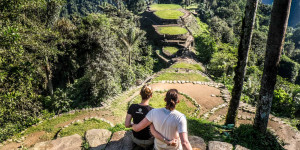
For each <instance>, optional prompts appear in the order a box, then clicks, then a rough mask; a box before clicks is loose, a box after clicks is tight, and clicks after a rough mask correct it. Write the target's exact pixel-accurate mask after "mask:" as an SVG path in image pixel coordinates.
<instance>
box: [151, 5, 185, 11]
mask: <svg viewBox="0 0 300 150" xmlns="http://www.w3.org/2000/svg"><path fill="white" fill-rule="evenodd" d="M180 8H182V7H181V6H180V5H176V4H153V5H151V6H150V10H152V11H158V10H166V9H180Z"/></svg>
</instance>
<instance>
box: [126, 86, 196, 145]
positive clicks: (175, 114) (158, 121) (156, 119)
mask: <svg viewBox="0 0 300 150" xmlns="http://www.w3.org/2000/svg"><path fill="white" fill-rule="evenodd" d="M165 101H166V107H165V108H159V109H152V110H151V111H150V112H149V113H148V114H147V115H146V118H144V119H143V120H142V121H141V122H140V123H139V124H134V125H132V129H133V130H134V131H135V132H139V131H140V130H143V129H144V128H146V127H147V126H149V125H150V124H151V123H152V124H153V126H151V132H152V131H154V133H153V135H154V136H155V134H156V133H155V132H158V133H159V134H160V135H161V136H162V137H163V138H161V137H160V136H157V137H156V136H155V141H154V148H155V149H156V150H165V149H167V150H181V149H184V150H192V147H191V144H190V142H189V140H188V134H187V121H186V117H185V115H184V114H182V113H180V112H179V111H177V110H175V108H176V105H177V104H178V103H179V99H178V91H177V90H176V89H171V90H169V91H168V92H167V94H166V97H165ZM158 137H159V138H158ZM173 139H180V140H178V144H177V145H176V146H172V145H169V144H166V143H167V142H166V141H169V140H173Z"/></svg>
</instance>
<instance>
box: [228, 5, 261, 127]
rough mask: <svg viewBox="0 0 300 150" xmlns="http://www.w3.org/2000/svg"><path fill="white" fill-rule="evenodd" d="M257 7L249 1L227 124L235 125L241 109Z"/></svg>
mask: <svg viewBox="0 0 300 150" xmlns="http://www.w3.org/2000/svg"><path fill="white" fill-rule="evenodd" d="M257 5H258V0H248V1H247V5H246V9H245V17H244V19H243V24H242V34H241V41H240V45H239V49H238V62H237V66H236V68H235V76H234V87H233V90H232V98H231V101H230V105H229V109H228V113H227V117H226V122H225V124H235V118H236V115H237V109H238V107H239V103H240V98H241V94H242V89H243V85H244V78H245V72H246V65H247V61H248V53H249V49H250V45H251V40H252V31H253V27H254V23H255V16H256V10H257Z"/></svg>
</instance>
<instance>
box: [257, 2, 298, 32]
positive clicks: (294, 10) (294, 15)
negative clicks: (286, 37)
mask: <svg viewBox="0 0 300 150" xmlns="http://www.w3.org/2000/svg"><path fill="white" fill-rule="evenodd" d="M262 3H264V4H272V3H273V0H262ZM299 15H300V1H299V0H293V1H292V6H291V14H290V18H289V26H293V27H295V26H296V25H297V24H298V23H299V22H300V18H299Z"/></svg>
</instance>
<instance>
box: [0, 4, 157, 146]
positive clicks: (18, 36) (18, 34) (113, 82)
mask: <svg viewBox="0 0 300 150" xmlns="http://www.w3.org/2000/svg"><path fill="white" fill-rule="evenodd" d="M2 2H3V1H2ZM2 2H1V6H0V8H1V18H2V19H1V20H0V27H1V31H0V32H1V34H0V39H1V40H0V41H1V43H0V44H1V46H0V53H1V55H0V74H1V75H0V99H1V102H0V103H1V105H0V124H1V125H0V126H1V127H0V128H1V130H0V141H2V140H4V139H6V138H7V137H9V136H11V135H12V134H14V133H17V132H20V131H21V130H23V129H24V128H26V127H28V126H30V125H32V124H35V123H36V122H37V121H38V120H37V118H38V116H40V115H43V116H47V115H51V114H49V113H55V114H58V113H61V112H64V111H67V110H70V109H74V108H78V107H79V108H81V107H91V106H99V105H101V102H102V101H103V100H105V99H106V98H108V97H109V96H112V95H115V94H117V93H120V92H121V91H123V90H126V89H128V88H129V87H131V86H132V85H134V84H135V81H136V80H137V79H144V78H145V77H147V76H148V75H150V74H151V73H152V72H153V71H152V70H153V64H154V59H153V58H152V47H151V45H150V44H148V43H147V40H146V39H145V36H144V35H145V32H144V31H142V30H140V28H139V23H138V18H139V17H138V16H136V15H135V14H133V13H131V12H129V11H123V12H122V14H121V15H119V14H116V13H115V12H117V10H118V9H117V8H116V7H114V6H112V5H110V4H108V3H107V4H105V6H103V10H104V11H106V13H101V14H100V13H90V14H86V15H85V16H82V17H80V18H77V19H78V20H76V21H74V22H72V21H70V20H69V19H68V18H64V17H59V14H60V12H61V11H60V10H61V7H62V6H63V5H65V2H61V1H45V0H26V1H19V0H14V1H5V2H4V3H2ZM88 4H89V3H88ZM67 5H68V3H67ZM88 6H89V5H88Z"/></svg>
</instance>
